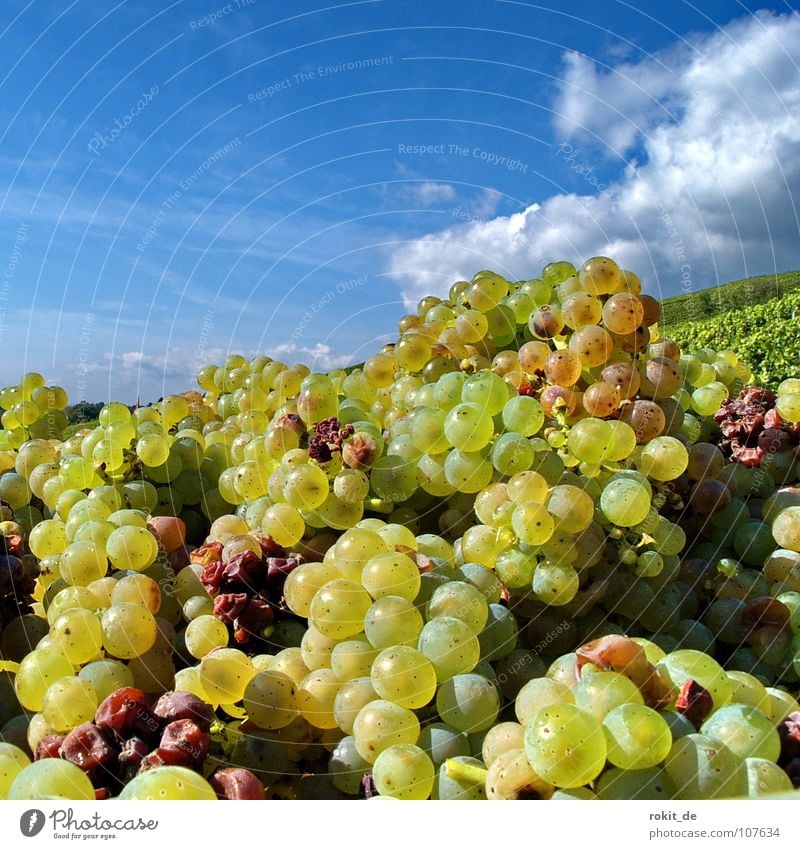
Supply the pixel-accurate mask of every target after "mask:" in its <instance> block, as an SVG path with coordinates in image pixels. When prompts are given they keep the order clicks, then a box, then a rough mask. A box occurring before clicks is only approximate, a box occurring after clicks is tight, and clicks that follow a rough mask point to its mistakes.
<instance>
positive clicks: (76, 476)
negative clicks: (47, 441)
mask: <svg viewBox="0 0 800 849" xmlns="http://www.w3.org/2000/svg"><path fill="white" fill-rule="evenodd" d="M59 467H60V468H59V472H58V474H59V477H60V478H61V479H62V480H63V481H64V483H65V484H66V485H67V486H69V487H70V488H71V489H78V490H80V489H86V488H87V487H89V486H91V483H92V480H93V479H94V468H93V466H92V464H91V463H90V462H89V461H88V460H86V459H84V458H83V457H78V456H77V455H68V456H66V457H62V458H61V460H60V461H59ZM12 506H13V505H12Z"/></svg>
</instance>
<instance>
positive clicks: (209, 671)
mask: <svg viewBox="0 0 800 849" xmlns="http://www.w3.org/2000/svg"><path fill="white" fill-rule="evenodd" d="M254 673H255V670H254V668H253V662H252V661H251V660H250V658H249V657H248V656H247V655H246V654H245V653H244V652H242V651H239V650H238V649H228V648H218V649H214V650H213V651H211V652H209V653H208V654H207V655H205V656H204V657H203V659H202V660H201V661H200V683H201V684H202V686H203V689H204V690H205V691H206V693H208V695H209V696H210V697H211V698H212V700H214V701H217V702H219V703H221V704H226V705H227V704H233V703H234V702H238V701H239V699H241V698H242V696H243V695H244V691H245V688H246V687H247V684H248V682H249V681H250V679H251V678H252V677H253V675H254Z"/></svg>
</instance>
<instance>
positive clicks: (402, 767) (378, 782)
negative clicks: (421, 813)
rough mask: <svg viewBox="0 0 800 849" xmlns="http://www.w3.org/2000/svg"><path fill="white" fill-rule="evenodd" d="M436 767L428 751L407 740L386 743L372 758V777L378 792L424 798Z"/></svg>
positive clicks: (428, 792)
mask: <svg viewBox="0 0 800 849" xmlns="http://www.w3.org/2000/svg"><path fill="white" fill-rule="evenodd" d="M435 776H436V771H435V769H434V766H433V761H431V759H430V758H429V757H428V755H427V754H426V753H425V752H424V751H423V750H422V749H420V748H419V746H415V745H414V744H411V743H403V744H399V745H395V746H390V747H389V748H388V749H384V751H383V752H381V753H380V755H378V757H377V758H376V759H375V763H374V764H373V767H372V777H373V779H374V781H375V787H376V788H377V790H378V792H379V793H381V794H383V795H387V796H392V797H393V798H395V799H417V800H422V799H427V798H428V797H429V796H430V795H431V791H432V790H433V781H434V778H435Z"/></svg>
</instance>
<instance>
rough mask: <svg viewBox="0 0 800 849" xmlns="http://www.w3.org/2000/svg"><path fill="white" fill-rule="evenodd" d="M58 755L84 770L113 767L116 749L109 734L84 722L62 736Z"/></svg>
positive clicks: (90, 771) (90, 770)
mask: <svg viewBox="0 0 800 849" xmlns="http://www.w3.org/2000/svg"><path fill="white" fill-rule="evenodd" d="M59 755H60V757H61V758H63V759H64V760H65V761H69V762H70V763H73V764H75V766H79V767H80V768H81V769H82V770H83V771H84V772H88V773H93V772H95V771H97V770H100V769H105V770H111V769H113V768H114V766H115V764H116V761H117V755H118V749H117V747H116V746H115V745H113V743H112V739H111V735H110V734H109V733H108V732H107V731H104V730H103V729H102V728H98V727H97V726H96V725H94V724H93V723H91V722H84V723H83V724H82V725H79V726H78V727H77V728H73V729H72V731H70V732H69V734H67V736H66V737H65V738H64V742H63V743H62V744H61V749H60V751H59Z"/></svg>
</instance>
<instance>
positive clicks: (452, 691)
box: [436, 672, 500, 734]
mask: <svg viewBox="0 0 800 849" xmlns="http://www.w3.org/2000/svg"><path fill="white" fill-rule="evenodd" d="M436 709H437V711H438V712H439V716H440V717H441V718H442V721H443V722H446V723H447V724H448V725H452V726H453V728H457V729H458V730H459V731H464V732H465V733H467V734H476V733H478V732H480V731H485V730H487V729H488V728H490V727H491V726H492V725H493V724H494V723H495V721H496V719H497V715H498V713H499V712H500V694H499V692H498V690H497V687H496V686H495V684H494V683H493V682H492V681H490V680H488V679H487V678H484V677H483V676H482V675H478V674H476V673H474V672H470V673H464V674H460V675H454V676H453V677H452V678H448V679H447V680H446V681H444V682H443V683H442V684H441V685H440V686H439V691H438V692H437V694H436Z"/></svg>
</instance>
